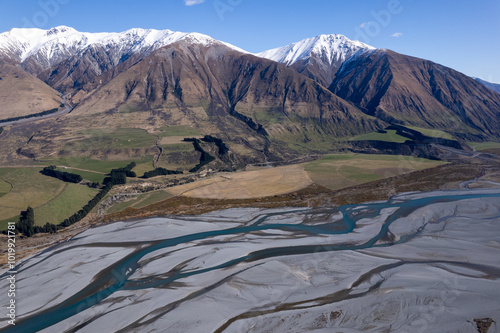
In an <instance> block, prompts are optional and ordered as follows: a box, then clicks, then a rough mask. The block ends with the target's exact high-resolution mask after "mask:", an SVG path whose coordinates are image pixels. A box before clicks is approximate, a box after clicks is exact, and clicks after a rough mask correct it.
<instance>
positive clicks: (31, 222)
mask: <svg viewBox="0 0 500 333" xmlns="http://www.w3.org/2000/svg"><path fill="white" fill-rule="evenodd" d="M34 229H35V211H34V210H33V208H31V207H28V209H26V210H25V211H22V212H21V216H20V217H19V221H18V222H17V223H16V230H17V231H18V232H21V233H23V234H24V235H26V236H28V237H30V236H31V235H33V234H35V230H34Z"/></svg>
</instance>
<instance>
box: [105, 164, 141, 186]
mask: <svg viewBox="0 0 500 333" xmlns="http://www.w3.org/2000/svg"><path fill="white" fill-rule="evenodd" d="M135 166H136V164H135V162H132V163H130V164H129V165H127V166H126V167H124V168H119V169H113V170H111V172H110V173H109V176H108V177H106V178H104V181H103V184H104V185H106V186H108V185H111V186H113V185H121V184H125V183H127V177H137V175H136V174H135V172H134V171H132V169H133V168H135Z"/></svg>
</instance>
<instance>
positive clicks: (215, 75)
mask: <svg viewBox="0 0 500 333" xmlns="http://www.w3.org/2000/svg"><path fill="white" fill-rule="evenodd" d="M129 61H134V60H133V59H130V60H128V61H127V62H129ZM127 62H125V63H124V64H123V66H124V68H127V66H129V65H130V64H129V63H127ZM115 75H116V71H108V72H106V73H104V74H103V75H102V76H101V77H100V78H99V79H100V80H102V82H108V83H107V84H106V85H104V86H103V87H101V88H99V89H98V90H97V91H96V92H94V93H93V94H92V95H91V96H90V97H88V98H87V99H85V100H84V101H82V102H81V103H80V105H79V106H78V107H77V108H76V109H75V111H74V112H73V113H72V114H73V115H74V116H78V115H83V114H89V113H92V114H95V113H103V112H111V113H113V112H122V111H123V110H124V109H127V110H131V109H133V110H134V111H148V112H152V114H154V115H156V116H158V117H159V118H161V119H163V120H162V121H163V122H165V123H167V124H168V125H175V124H188V125H192V126H196V127H203V128H204V129H206V130H208V131H209V132H213V133H221V134H225V135H226V136H229V135H228V133H230V132H233V134H234V135H237V136H244V135H246V134H247V132H252V133H254V134H258V135H260V136H262V135H264V134H269V135H270V136H271V137H280V136H283V135H290V134H293V135H295V134H300V133H305V135H306V136H307V132H321V133H327V134H329V135H331V136H334V137H344V136H351V135H354V134H356V133H363V132H367V131H371V130H374V129H376V128H379V127H380V126H382V125H381V124H380V123H377V122H376V121H374V120H373V118H370V117H367V116H366V115H364V114H363V113H362V112H361V111H360V110H359V109H357V108H356V107H354V106H353V105H352V104H350V103H348V102H346V101H344V100H342V99H340V98H338V97H337V96H335V95H334V94H332V93H331V92H330V91H328V90H327V89H325V88H323V87H322V86H320V85H318V84H317V83H315V82H314V81H313V80H311V79H308V78H306V77H304V76H302V75H300V74H298V73H296V72H295V71H293V70H291V69H289V68H287V67H285V66H284V65H281V64H278V63H276V62H273V61H270V60H266V59H262V58H258V57H255V56H252V55H248V54H243V53H239V52H237V51H235V50H232V49H230V48H228V47H226V46H223V45H212V46H211V47H207V46H204V45H200V44H194V43H189V42H187V41H181V42H178V43H175V44H172V45H170V46H167V47H165V48H163V49H160V50H158V51H156V52H155V53H153V54H152V55H150V56H148V57H146V58H145V59H143V60H141V61H140V62H138V63H136V64H134V65H133V66H131V67H130V68H128V69H127V70H125V71H124V72H122V73H121V74H119V75H117V76H116V77H114V76H115ZM113 77H114V78H113ZM259 125H261V126H259ZM235 126H236V127H238V128H239V129H238V130H237V131H235ZM241 128H244V129H245V131H243V132H241Z"/></svg>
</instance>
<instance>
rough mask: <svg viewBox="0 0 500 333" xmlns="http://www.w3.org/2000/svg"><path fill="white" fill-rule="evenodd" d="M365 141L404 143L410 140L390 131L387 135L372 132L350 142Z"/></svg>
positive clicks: (394, 131) (356, 137)
mask: <svg viewBox="0 0 500 333" xmlns="http://www.w3.org/2000/svg"><path fill="white" fill-rule="evenodd" d="M365 140H376V141H386V142H398V143H404V142H405V141H406V140H408V138H405V137H404V136H401V135H398V134H396V130H388V131H387V133H379V132H372V133H367V134H363V135H358V136H355V137H354V138H352V139H351V140H350V141H365Z"/></svg>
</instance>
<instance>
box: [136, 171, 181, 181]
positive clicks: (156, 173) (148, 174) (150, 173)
mask: <svg viewBox="0 0 500 333" xmlns="http://www.w3.org/2000/svg"><path fill="white" fill-rule="evenodd" d="M179 174H182V171H177V170H167V169H165V168H156V169H154V170H151V171H146V172H144V175H143V176H142V177H141V178H144V179H147V178H153V177H156V176H167V175H179Z"/></svg>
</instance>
